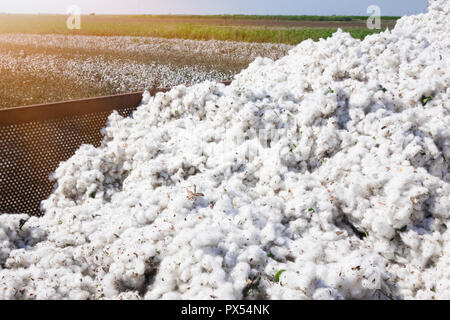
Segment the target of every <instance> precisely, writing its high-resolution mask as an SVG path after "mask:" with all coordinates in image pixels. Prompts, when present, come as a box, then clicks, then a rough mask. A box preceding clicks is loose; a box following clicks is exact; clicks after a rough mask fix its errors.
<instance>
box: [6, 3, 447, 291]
mask: <svg viewBox="0 0 450 320" xmlns="http://www.w3.org/2000/svg"><path fill="white" fill-rule="evenodd" d="M449 32H450V2H449V1H447V0H434V1H430V2H429V10H428V13H426V14H419V15H416V16H409V17H403V18H402V19H400V20H399V21H398V23H397V25H396V27H395V29H393V30H391V31H389V30H387V31H385V32H383V33H380V34H376V35H371V36H368V37H367V38H366V39H365V40H363V41H360V40H355V39H353V38H352V37H351V36H350V35H349V34H348V33H345V32H342V31H338V32H336V33H335V34H334V35H333V37H331V38H329V39H326V40H320V41H318V42H313V41H304V42H302V43H301V44H299V45H298V46H297V47H295V48H294V49H292V50H291V51H290V52H289V54H288V55H287V56H286V57H284V58H281V59H279V60H277V61H272V60H270V59H267V58H266V59H263V58H259V59H256V60H255V61H254V62H253V63H251V65H250V66H249V67H248V69H246V70H244V71H242V72H241V73H240V74H239V75H237V76H236V78H235V80H234V81H233V83H232V84H231V85H230V86H229V87H225V86H224V85H222V84H217V83H214V82H204V83H201V84H198V85H195V86H193V87H184V86H178V87H176V88H174V89H173V90H171V91H170V92H168V93H165V94H157V95H156V96H154V97H151V96H150V95H148V94H145V95H144V97H143V102H142V105H141V106H140V107H139V108H138V110H137V111H136V112H134V114H133V115H132V117H129V118H122V117H121V116H119V115H118V114H117V113H114V114H112V115H111V116H110V118H109V121H108V125H107V126H106V128H105V129H104V131H103V133H104V135H105V138H104V141H103V143H102V146H101V147H99V148H94V147H93V146H90V145H84V146H82V147H81V148H80V149H79V150H78V151H77V152H76V153H75V155H74V156H73V157H72V158H71V159H69V160H68V161H66V162H64V163H62V164H61V165H60V166H59V168H58V169H57V170H56V172H55V173H54V174H53V179H55V181H56V182H57V187H56V189H55V191H54V192H53V194H52V195H51V196H50V197H49V198H48V199H47V200H45V201H43V204H42V207H43V209H44V211H45V215H44V216H43V217H41V218H36V217H31V218H28V217H27V216H25V215H21V216H14V215H9V216H8V215H3V216H1V217H0V266H1V267H0V298H2V299H30V298H39V299H66V298H68V299H215V298H218V299H242V298H247V299H255V298H258V299H450V231H449V229H448V227H449V213H450V174H449V164H450V104H449V102H450V101H449V99H450V98H449V97H450V88H449V87H450V86H449V84H450V65H449V63H450V37H449V36H448V35H449ZM26 219H28V220H26ZM23 220H26V222H25V223H23ZM21 221H22V223H21Z"/></svg>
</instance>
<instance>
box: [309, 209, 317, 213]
mask: <svg viewBox="0 0 450 320" xmlns="http://www.w3.org/2000/svg"><path fill="white" fill-rule="evenodd" d="M308 211H309V212H311V213H314V212H316V210H314V209H313V208H309V209H308Z"/></svg>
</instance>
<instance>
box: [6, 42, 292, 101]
mask: <svg viewBox="0 0 450 320" xmlns="http://www.w3.org/2000/svg"><path fill="white" fill-rule="evenodd" d="M291 48H292V46H289V45H274V44H258V43H241V42H232V41H195V40H180V39H173V40H169V39H158V38H146V37H95V36H64V35H32V34H3V35H0V74H1V75H2V77H0V95H1V96H2V101H0V107H14V106H19V105H25V104H30V103H45V102H55V101H61V100H69V99H72V98H86V97H90V96H98V95H109V94H116V93H124V92H131V91H142V90H144V89H153V88H165V87H172V86H175V85H179V84H185V85H190V84H195V83H199V82H202V81H205V80H211V81H225V80H229V79H232V77H233V76H234V75H235V74H236V73H238V72H240V71H241V70H242V69H244V68H246V67H247V66H248V64H249V63H250V62H251V61H253V60H254V59H255V58H257V57H258V56H263V57H268V58H272V59H277V58H280V57H282V56H284V55H285V54H286V53H287V52H288V51H289V49H291ZM31 79H32V80H31ZM24 84H25V85H26V86H25V87H26V88H27V90H22V91H18V90H16V89H15V88H16V87H17V86H22V85H24Z"/></svg>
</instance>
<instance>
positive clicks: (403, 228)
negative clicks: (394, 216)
mask: <svg viewBox="0 0 450 320" xmlns="http://www.w3.org/2000/svg"><path fill="white" fill-rule="evenodd" d="M406 229H408V226H403V227H402V228H400V229H397V231H398V232H405V231H406Z"/></svg>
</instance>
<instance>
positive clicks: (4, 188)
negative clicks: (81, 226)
mask: <svg viewBox="0 0 450 320" xmlns="http://www.w3.org/2000/svg"><path fill="white" fill-rule="evenodd" d="M133 109H134V108H132V107H131V108H125V109H120V110H118V111H119V113H120V114H122V115H124V116H128V115H130V113H131V112H132V110H133ZM110 114H111V111H103V112H97V113H90V114H85V115H77V116H71V117H66V118H61V119H51V120H46V121H38V122H27V123H22V124H14V125H8V126H1V127H0V168H1V170H0V212H2V213H27V214H34V215H39V214H40V202H41V201H42V200H43V199H46V198H48V196H49V195H50V193H51V192H52V190H53V187H54V186H53V184H52V183H51V182H50V181H49V178H48V177H49V174H51V173H52V172H54V171H55V170H56V168H57V167H58V165H59V163H60V162H61V161H65V160H67V159H69V158H70V157H71V156H72V155H73V154H74V153H75V151H76V150H77V149H78V148H79V147H80V146H81V145H82V144H86V143H88V144H93V145H95V146H99V145H100V143H101V141H102V135H101V133H100V130H101V128H103V127H104V126H105V124H106V120H107V117H108V116H109V115H110Z"/></svg>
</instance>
